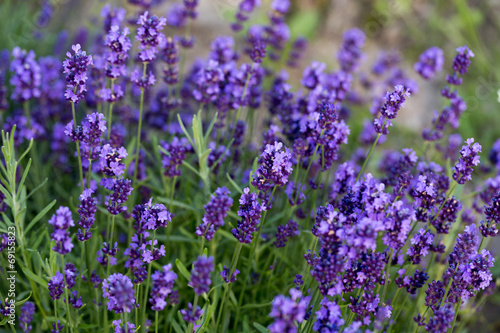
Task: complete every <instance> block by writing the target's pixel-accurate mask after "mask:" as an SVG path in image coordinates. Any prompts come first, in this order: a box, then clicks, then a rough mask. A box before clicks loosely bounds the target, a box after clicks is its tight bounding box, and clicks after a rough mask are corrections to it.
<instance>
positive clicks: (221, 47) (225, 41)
mask: <svg viewBox="0 0 500 333" xmlns="http://www.w3.org/2000/svg"><path fill="white" fill-rule="evenodd" d="M235 57H236V52H235V51H234V39H233V37H230V36H219V37H217V38H215V39H214V40H213V41H212V43H211V44H210V54H209V58H210V59H212V60H214V61H216V62H218V63H219V64H220V65H224V64H227V63H229V62H231V61H233V60H235Z"/></svg>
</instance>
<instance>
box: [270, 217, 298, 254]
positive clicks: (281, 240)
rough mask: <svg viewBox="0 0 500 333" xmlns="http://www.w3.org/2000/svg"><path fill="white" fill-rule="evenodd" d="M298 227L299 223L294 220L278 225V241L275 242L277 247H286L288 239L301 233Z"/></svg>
mask: <svg viewBox="0 0 500 333" xmlns="http://www.w3.org/2000/svg"><path fill="white" fill-rule="evenodd" d="M298 229H299V225H298V224H297V222H295V221H293V220H290V221H288V223H287V224H285V225H280V226H278V232H277V233H276V241H275V242H274V245H275V246H276V247H277V248H280V247H285V245H286V242H287V241H288V240H290V239H291V238H293V237H294V236H298V235H299V230H298Z"/></svg>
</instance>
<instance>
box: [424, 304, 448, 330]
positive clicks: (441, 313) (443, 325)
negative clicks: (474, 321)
mask: <svg viewBox="0 0 500 333" xmlns="http://www.w3.org/2000/svg"><path fill="white" fill-rule="evenodd" d="M454 318H455V311H453V304H450V303H446V304H445V305H443V306H442V307H440V308H439V309H436V310H435V311H434V317H431V318H430V319H429V323H428V324H427V325H425V330H426V331H427V332H430V333H446V332H448V329H449V328H451V323H452V322H453V319H454Z"/></svg>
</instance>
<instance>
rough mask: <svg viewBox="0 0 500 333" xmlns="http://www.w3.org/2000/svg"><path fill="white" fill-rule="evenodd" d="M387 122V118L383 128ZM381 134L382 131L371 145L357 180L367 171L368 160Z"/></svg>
mask: <svg viewBox="0 0 500 333" xmlns="http://www.w3.org/2000/svg"><path fill="white" fill-rule="evenodd" d="M385 122H386V120H384V123H383V124H382V128H383V127H384V126H385ZM381 135H382V134H381V133H378V134H377V137H376V138H375V141H374V142H373V144H372V146H371V147H370V151H369V152H368V155H366V158H365V161H364V162H363V166H361V170H359V173H358V176H357V177H356V181H355V182H358V180H359V177H361V175H362V174H363V172H364V171H365V168H366V166H367V165H368V161H369V160H370V156H371V155H372V152H373V149H375V146H376V145H377V142H378V140H379V139H380V136H381Z"/></svg>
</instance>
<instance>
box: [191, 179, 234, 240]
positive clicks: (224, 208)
mask: <svg viewBox="0 0 500 333" xmlns="http://www.w3.org/2000/svg"><path fill="white" fill-rule="evenodd" d="M230 193H231V192H229V190H228V189H227V188H226V187H219V188H218V189H217V190H215V193H214V194H212V195H211V198H210V202H209V203H208V204H206V205H205V207H204V208H205V212H206V213H205V215H204V216H203V219H202V223H201V224H200V225H198V226H197V227H196V235H198V236H201V237H205V239H206V240H208V241H210V240H212V238H214V235H215V232H216V231H217V230H218V229H219V228H220V227H221V226H223V225H224V219H225V218H226V216H227V212H228V211H229V210H230V209H231V206H232V205H233V199H232V198H231V197H229V194H230Z"/></svg>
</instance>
